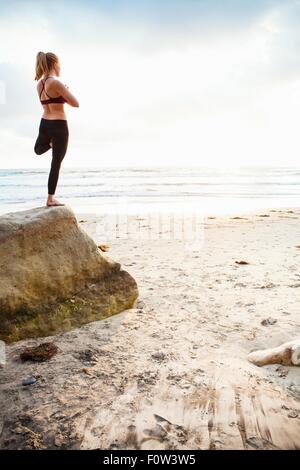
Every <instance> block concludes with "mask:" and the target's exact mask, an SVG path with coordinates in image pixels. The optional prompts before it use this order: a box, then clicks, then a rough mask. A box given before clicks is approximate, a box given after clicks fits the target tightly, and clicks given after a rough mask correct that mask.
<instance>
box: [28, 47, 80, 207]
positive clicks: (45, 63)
mask: <svg viewBox="0 0 300 470" xmlns="http://www.w3.org/2000/svg"><path fill="white" fill-rule="evenodd" d="M59 74H60V63H59V59H58V57H57V55H55V54H53V53H52V52H47V53H44V52H38V54H37V56H36V67H35V80H40V78H41V80H40V81H39V82H38V84H37V92H38V95H39V98H40V101H41V104H42V106H43V108H44V114H43V116H42V118H41V122H40V127H39V135H38V138H37V140H36V143H35V146H34V151H35V153H36V154H37V155H41V154H42V153H45V152H47V150H49V149H50V147H52V162H51V169H50V173H49V178H48V198H47V203H46V206H47V207H50V206H63V205H64V204H63V203H61V202H59V201H58V200H57V199H55V197H54V195H55V190H56V186H57V181H58V176H59V170H60V166H61V162H62V160H63V158H64V156H65V154H66V151H67V147H68V140H69V129H68V122H67V118H66V115H65V111H64V103H67V104H69V105H70V106H73V107H75V108H78V107H79V103H78V101H77V99H76V98H75V96H73V95H72V93H70V92H69V90H68V87H66V86H65V85H63V84H62V83H61V82H60V81H59V80H57V78H56V77H59Z"/></svg>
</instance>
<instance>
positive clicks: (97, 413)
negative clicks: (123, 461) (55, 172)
mask: <svg viewBox="0 0 300 470" xmlns="http://www.w3.org/2000/svg"><path fill="white" fill-rule="evenodd" d="M291 211H292V212H291ZM76 217H77V219H78V222H79V224H80V226H81V227H82V228H83V229H84V230H86V231H87V233H89V234H91V235H92V236H93V238H94V236H95V235H96V236H97V237H98V238H95V241H96V242H97V243H98V242H99V243H103V242H107V241H108V242H109V251H108V252H107V254H108V256H111V257H112V258H113V259H114V260H115V261H118V262H120V263H121V265H122V267H124V269H126V270H127V271H128V272H129V273H130V274H131V275H132V276H133V277H134V278H135V279H136V281H137V283H138V286H139V291H140V295H139V298H138V299H137V301H136V305H135V307H134V308H131V309H128V310H125V311H124V312H122V313H120V314H117V315H115V316H114V317H109V318H106V319H104V320H101V321H98V322H93V323H90V324H87V325H85V326H83V327H81V328H77V329H74V330H72V331H70V332H67V333H62V334H58V335H56V336H54V337H49V338H47V339H46V338H42V339H28V340H25V341H21V342H18V343H15V344H13V345H10V346H8V347H7V359H8V362H7V365H6V367H5V369H3V370H1V372H0V376H1V383H0V391H1V394H2V395H3V406H2V409H1V410H0V429H1V428H2V429H3V432H2V436H1V438H0V448H41V449H42V448H67V449H70V448H78V449H93V448H101V449H122V450H124V449H136V448H138V449H151V450H152V449H252V450H255V449H299V448H300V373H299V370H300V369H299V368H297V367H287V366H280V365H272V366H265V367H261V368H259V367H256V366H254V365H253V364H251V363H249V362H248V361H247V354H248V353H249V352H251V351H253V350H256V349H266V348H269V347H273V346H277V345H279V344H281V343H283V342H285V341H288V340H291V339H295V338H297V337H300V326H299V320H298V317H299V304H300V301H299V290H300V274H299V273H298V271H299V260H300V249H299V248H297V247H298V246H300V227H299V221H300V208H296V207H289V208H286V209H284V208H276V207H272V208H270V209H268V210H266V209H263V210H262V209H257V210H253V211H251V212H249V211H248V212H240V211H238V212H236V213H235V215H233V214H232V215H230V216H228V215H227V216H220V215H214V214H211V215H209V216H207V217H204V219H203V220H202V221H201V223H202V225H201V227H202V228H201V229H203V232H201V236H202V235H203V237H202V238H201V239H200V238H199V240H197V241H200V242H201V243H200V244H199V243H198V244H197V243H196V244H192V243H190V242H189V241H186V240H179V239H178V240H172V239H170V238H169V235H167V234H165V235H166V239H163V240H162V239H158V240H155V239H151V238H150V239H146V238H144V239H142V240H137V239H134V238H128V237H127V238H123V239H122V238H116V237H112V238H111V239H110V240H103V238H102V235H101V234H98V235H97V234H95V230H94V228H95V224H97V222H101V215H99V219H98V217H97V220H96V219H94V218H88V216H87V214H84V213H83V214H81V213H77V212H76ZM131 217H132V215H131ZM80 220H86V221H85V222H80ZM133 221H134V218H133ZM140 222H141V223H142V224H143V223H145V221H140V220H138V223H140ZM146 222H147V221H146ZM100 225H101V224H100ZM163 230H165V229H163ZM240 260H246V261H247V262H248V263H249V264H248V265H244V266H242V265H238V264H237V263H236V261H240ZM268 318H271V319H272V320H273V321H274V323H273V324H268V323H267V324H266V325H264V324H263V323H262V322H263V321H264V320H266V319H268ZM47 340H49V341H53V342H54V343H55V344H56V345H57V346H58V348H59V354H57V356H54V357H53V358H52V359H51V360H50V361H49V362H47V363H36V364H34V363H26V364H24V363H21V361H20V359H19V358H18V355H19V353H20V351H21V350H22V349H24V347H25V346H32V345H36V344H39V343H40V342H43V341H47ZM31 375H34V376H36V377H37V378H38V380H37V382H36V383H35V384H34V385H32V386H30V388H26V387H22V385H21V382H22V379H24V378H26V377H28V376H31ZM24 427H25V428H27V431H26V430H25V429H24ZM28 429H29V431H28Z"/></svg>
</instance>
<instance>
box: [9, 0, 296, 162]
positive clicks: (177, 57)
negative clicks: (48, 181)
mask: <svg viewBox="0 0 300 470" xmlns="http://www.w3.org/2000/svg"><path fill="white" fill-rule="evenodd" d="M39 50H41V51H44V52H48V51H52V52H55V53H56V54H57V55H58V56H59V58H60V61H61V65H62V69H61V80H62V81H63V83H66V84H67V85H68V86H69V88H70V91H71V92H73V93H74V94H75V96H76V97H77V98H78V100H79V102H80V108H70V107H69V106H67V105H65V108H66V112H67V117H68V122H69V129H70V141H69V150H68V153H67V156H66V157H65V161H64V166H68V167H74V166H98V165H105V166H106V165H121V166H126V165H145V166H149V165H204V166H222V167H224V166H229V167H232V166H244V165H246V166H248V165H252V164H254V165H280V166H284V165H294V166H299V161H300V138H299V136H300V132H299V131H300V0H281V1H278V0H261V1H259V0H251V1H250V0H249V1H248V0H160V1H156V0H151V1H150V0H147V1H143V0H139V1H137V0H136V1H133V0H127V1H122V0H119V1H116V0H110V1H104V0H103V1H101V0H100V1H99V0H98V1H91V0H90V1H88V0H84V1H83V0H82V1H79V0H77V1H74V0H72V1H53V0H51V1H39V2H38V1H24V0H23V1H15V0H10V1H9V2H8V1H3V0H0V103H1V104H0V119H1V126H0V167H1V168H15V167H33V168H35V167H36V168H38V167H43V166H46V167H47V166H49V158H50V156H51V155H50V152H49V153H48V154H45V155H43V156H36V155H35V154H34V152H33V146H34V142H35V139H36V136H37V132H38V126H39V123H40V119H41V116H42V112H43V109H42V106H41V105H40V103H39V101H38V96H37V92H36V82H35V81H34V66H35V57H36V53H37V52H38V51H39Z"/></svg>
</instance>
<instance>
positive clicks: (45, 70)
mask: <svg viewBox="0 0 300 470" xmlns="http://www.w3.org/2000/svg"><path fill="white" fill-rule="evenodd" d="M57 62H58V57H57V55H56V54H54V53H53V52H46V53H45V52H41V51H40V52H38V53H37V55H36V63H35V80H39V79H40V78H41V77H42V76H43V75H48V74H49V72H50V70H51V69H52V67H53V66H54V65H55V64H56V63H57Z"/></svg>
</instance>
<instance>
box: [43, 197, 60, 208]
mask: <svg viewBox="0 0 300 470" xmlns="http://www.w3.org/2000/svg"><path fill="white" fill-rule="evenodd" d="M46 206H47V207H52V206H64V204H63V203H62V202H59V201H58V200H57V199H55V198H54V197H53V196H52V197H48V199H47V204H46Z"/></svg>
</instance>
